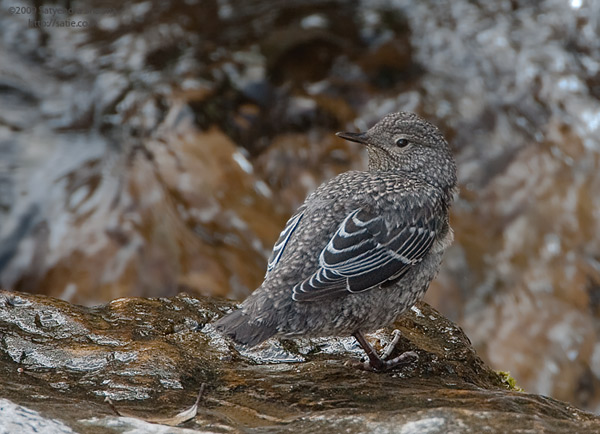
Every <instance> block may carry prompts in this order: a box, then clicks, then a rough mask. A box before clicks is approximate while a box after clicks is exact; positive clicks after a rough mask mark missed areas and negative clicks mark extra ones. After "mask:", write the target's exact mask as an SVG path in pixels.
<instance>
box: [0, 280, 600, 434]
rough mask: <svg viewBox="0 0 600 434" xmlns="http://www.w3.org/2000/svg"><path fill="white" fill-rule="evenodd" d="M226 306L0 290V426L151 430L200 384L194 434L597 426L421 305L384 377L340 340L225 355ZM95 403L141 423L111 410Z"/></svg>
mask: <svg viewBox="0 0 600 434" xmlns="http://www.w3.org/2000/svg"><path fill="white" fill-rule="evenodd" d="M228 309H231V304H229V303H226V302H219V301H216V300H214V299H209V298H196V297H191V296H188V295H185V294H180V295H178V296H176V297H174V298H161V299H142V298H122V299H118V300H114V301H112V302H111V303H108V304H106V305H103V306H97V307H94V308H85V307H81V306H75V305H72V304H69V303H67V302H64V301H60V300H57V299H54V298H49V297H43V296H36V295H28V294H22V293H12V292H6V291H3V292H0V336H1V341H0V343H1V345H0V371H1V372H2V375H1V376H0V385H1V390H2V391H3V392H2V394H1V397H0V401H1V402H2V406H0V415H2V420H3V421H10V423H11V424H12V425H10V426H11V427H19V426H31V425H34V424H35V423H40V424H43V425H44V426H52V427H55V428H56V429H57V430H58V428H57V427H60V428H61V429H62V430H63V431H58V432H70V431H68V430H69V429H73V430H77V431H80V432H98V433H101V432H114V431H113V429H114V428H115V427H120V428H118V430H124V431H125V430H127V428H131V427H133V426H138V427H139V429H142V430H151V429H152V428H151V426H150V425H148V423H147V422H144V419H157V418H159V417H161V416H163V415H164V417H167V416H169V415H173V414H174V413H176V412H177V411H178V410H181V409H182V408H184V407H188V406H189V405H190V403H191V402H193V401H194V396H195V394H196V392H197V390H198V389H199V388H200V385H201V384H202V383H204V384H205V395H204V398H203V400H202V401H201V405H200V409H199V411H198V414H197V415H196V417H195V418H192V420H190V421H189V422H187V423H186V425H185V427H186V428H192V429H197V430H201V431H203V432H227V431H231V430H233V431H246V430H252V429H260V431H262V432H275V431H277V432H288V431H289V432H292V431H294V432H301V433H305V432H306V433H309V432H315V430H319V429H322V430H326V431H327V432H348V431H351V432H371V431H377V430H382V431H385V432H387V431H401V432H416V431H418V430H420V429H424V427H429V428H428V429H435V430H436V431H435V432H448V431H452V430H455V429H460V432H466V433H477V432H483V431H485V432H498V433H501V432H512V431H514V432H524V430H525V431H527V430H534V431H540V430H542V431H543V430H549V431H552V432H581V433H585V432H595V431H596V432H597V430H598V429H600V419H598V418H597V417H595V416H593V415H591V414H589V413H585V412H582V411H580V410H577V409H575V408H573V407H571V406H569V405H568V404H565V403H562V402H559V401H556V400H553V399H550V398H546V397H543V396H536V395H531V394H527V393H523V392H518V391H516V390H514V389H512V388H511V386H510V385H509V384H508V383H507V382H506V377H504V376H501V375H499V374H497V373H496V372H494V371H493V370H491V369H490V368H489V367H487V366H486V365H485V363H483V362H482V360H481V359H480V358H479V357H478V356H477V354H476V353H475V351H474V350H473V348H472V347H471V346H470V343H469V340H468V338H467V337H466V336H465V335H464V333H463V332H462V331H461V330H460V329H459V328H458V327H456V326H455V325H454V324H452V323H451V322H449V321H448V320H446V319H445V318H444V317H442V316H441V315H440V314H439V313H437V312H436V311H435V310H433V309H432V308H430V307H429V306H428V305H426V304H424V303H420V304H418V305H417V306H416V307H415V308H413V309H412V310H411V311H410V312H409V313H408V314H407V315H406V316H405V317H404V318H402V319H401V320H400V321H398V322H397V323H396V327H397V328H398V329H399V330H400V331H401V332H402V336H403V338H402V340H401V341H400V343H399V344H398V346H397V348H396V350H395V351H396V352H400V351H409V350H410V351H415V352H417V354H418V355H419V359H418V361H417V362H415V363H413V364H411V365H410V366H405V367H402V368H400V369H396V370H393V371H391V372H387V373H383V374H377V373H373V372H365V371H360V370H357V369H355V368H351V367H349V366H346V365H345V362H346V361H348V360H350V359H356V358H358V357H360V356H361V350H360V349H359V348H358V346H357V345H356V344H355V343H354V342H353V340H352V339H351V338H341V339H315V340H294V341H290V340H287V341H277V340H269V341H267V342H265V343H264V344H262V345H261V346H259V347H258V348H256V349H254V350H252V351H248V350H244V349H241V348H234V347H233V346H232V345H231V343H230V342H228V341H226V340H224V339H223V338H222V337H220V336H219V335H217V334H216V333H215V332H214V331H213V330H212V328H211V326H210V324H209V323H210V322H211V321H212V320H214V319H215V318H217V317H219V316H220V315H222V313H223V312H224V311H226V310H228ZM390 338H391V330H382V331H381V332H378V333H376V334H373V335H371V336H370V339H371V340H373V341H374V342H376V344H377V345H378V346H379V345H382V344H383V343H385V342H387V341H389V340H390ZM104 397H109V398H110V399H111V400H112V401H113V402H114V403H115V405H116V407H117V408H118V409H119V411H120V412H122V413H127V414H128V415H135V416H136V417H138V418H141V419H142V420H139V419H131V418H117V417H116V416H114V415H111V411H110V409H109V407H108V405H107V404H105V403H104V402H103V398H104ZM32 410H36V411H38V412H39V413H36V411H32ZM42 415H43V416H42ZM3 423H4V422H3ZM6 423H9V422H6ZM69 427H70V428H69ZM173 429H174V430H176V428H173ZM415 430H416V431H415ZM174 432H177V431H174Z"/></svg>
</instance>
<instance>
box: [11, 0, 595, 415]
mask: <svg viewBox="0 0 600 434" xmlns="http://www.w3.org/2000/svg"><path fill="white" fill-rule="evenodd" d="M70 3H71V4H72V6H73V7H74V8H77V7H79V6H81V4H80V3H79V2H77V1H73V2H70ZM0 4H1V7H2V10H3V11H7V10H8V8H9V7H14V6H16V5H17V3H15V2H13V1H10V2H8V1H4V2H1V3H0ZM36 5H38V6H39V2H36ZM599 5H600V3H598V2H597V1H587V0H582V1H564V0H545V1H539V2H533V3H532V2H525V1H513V0H510V1H509V0H503V1H496V2H471V1H468V0H457V1H453V2H450V3H443V2H442V3H440V2H435V1H422V2H414V1H408V0H378V1H361V2H344V1H335V0H310V1H286V2H281V1H278V2H273V1H268V0H252V1H237V0H233V1H215V0H203V1H201V2H199V3H194V2H193V1H172V2H160V1H134V2H127V3H123V2H121V3H118V2H110V1H109V2H106V1H103V2H96V1H91V2H85V7H86V8H90V9H93V8H95V7H97V8H109V10H107V9H103V12H102V11H101V13H88V14H83V13H80V14H76V15H75V16H74V17H73V18H74V19H78V20H86V21H87V23H88V26H87V27H85V28H64V27H63V28H60V27H56V26H54V27H53V26H50V27H48V26H46V27H37V28H35V27H32V26H31V25H30V23H29V21H28V20H29V19H31V18H33V17H31V16H28V15H16V14H10V13H3V14H0V285H2V287H4V288H11V289H15V290H20V291H25V292H31V293H43V294H47V295H51V296H55V297H60V298H62V299H65V300H69V301H71V302H74V303H78V304H84V305H93V304H97V303H104V302H108V301H109V300H112V299H115V298H117V297H132V296H142V297H159V296H174V295H175V294H177V293H178V292H180V291H187V292H190V293H194V294H203V295H224V296H227V297H230V298H235V299H240V300H241V299H243V298H244V297H245V296H246V295H247V294H249V293H250V292H251V291H252V290H253V289H254V288H255V287H256V285H258V284H259V283H260V281H261V279H262V276H263V273H264V269H265V264H266V258H267V256H268V254H269V250H270V248H271V246H272V243H273V242H274V240H275V239H276V237H277V234H278V232H279V230H280V229H281V228H282V226H283V224H284V222H285V220H286V219H287V217H288V216H289V215H290V214H291V213H292V212H293V211H294V210H295V208H296V207H297V206H298V205H299V203H300V202H301V201H302V200H303V198H304V197H305V195H306V194H307V193H308V192H309V191H311V190H312V189H314V188H315V187H316V186H317V185H318V184H319V183H321V182H322V181H323V180H325V179H327V178H330V177H332V176H334V175H335V174H337V173H339V172H341V171H344V170H347V169H362V168H364V167H365V160H364V159H365V155H364V153H363V151H362V150H361V149H359V147H358V146H354V145H353V144H349V143H345V142H343V141H341V140H339V139H336V138H335V137H334V136H333V133H334V132H335V131H338V130H342V129H352V130H355V129H364V128H366V127H367V126H369V125H370V124H371V123H372V122H373V121H375V120H377V119H379V118H380V117H381V116H382V115H384V114H387V113H388V112H391V111H395V110H412V111H416V112H418V113H420V114H421V115H423V116H425V117H427V118H428V119H430V120H431V121H432V122H434V123H436V124H437V125H439V126H440V127H441V129H442V130H443V131H444V133H445V134H446V136H447V137H448V139H449V141H450V143H451V145H452V146H453V150H454V152H455V155H456V157H457V160H458V163H459V169H460V172H459V181H460V184H461V196H460V199H459V201H458V202H457V203H456V205H455V206H454V208H453V215H452V224H453V227H454V228H455V234H456V241H455V244H454V246H453V247H452V249H451V250H450V251H449V252H448V254H447V255H446V258H445V265H444V269H443V270H442V272H441V273H440V276H439V278H438V280H437V281H436V282H435V283H434V285H433V286H432V288H431V289H430V290H429V292H428V295H427V300H428V301H429V302H430V303H431V304H432V305H434V306H435V307H437V308H438V309H440V310H441V311H442V312H443V313H444V314H445V315H446V316H448V317H449V318H451V319H452V320H454V321H456V322H457V323H459V324H460V325H461V326H462V327H463V328H464V329H465V331H466V332H467V335H468V336H469V337H470V338H471V339H472V340H473V344H474V346H475V348H477V350H478V352H479V354H480V355H481V357H482V358H483V359H484V360H485V361H486V362H487V363H489V364H490V365H491V366H493V367H494V368H496V369H506V370H510V371H511V372H512V373H513V375H514V376H515V378H517V380H518V382H519V384H520V385H522V386H523V387H524V388H525V389H526V390H527V391H530V392H535V393H542V394H545V395H551V396H553V397H555V398H559V399H564V400H568V401H569V402H572V403H574V404H575V405H577V406H579V407H581V408H586V409H589V410H591V411H594V412H596V413H598V412H600V339H599V333H600V319H599V317H600V307H599V306H600V289H599V288H600V241H599V238H598V235H597V234H598V233H600V195H598V194H597V192H598V191H600V170H599V169H598V168H599V167H600V156H599V155H600V142H599V140H598V137H599V134H598V133H599V131H600V121H599V119H600V78H599V77H600V63H599V61H598V59H600V38H599V37H598V35H599V34H600V27H599V26H600V24H599V23H600V22H599V20H598V17H599V16H600V6H599ZM38 18H43V19H47V20H48V19H52V18H58V19H62V18H65V17H61V16H59V17H52V16H49V15H46V16H42V17H38Z"/></svg>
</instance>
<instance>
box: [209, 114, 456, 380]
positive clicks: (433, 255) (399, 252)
mask: <svg viewBox="0 0 600 434" xmlns="http://www.w3.org/2000/svg"><path fill="white" fill-rule="evenodd" d="M337 135H338V136H339V137H342V138H344V139H346V140H350V141H353V142H358V143H362V144H363V145H365V146H366V148H367V151H368V154H369V167H368V170H367V171H349V172H345V173H342V174H340V175H338V176H336V177H335V178H333V179H331V180H329V181H327V182H325V183H324V184H322V185H321V186H320V187H319V188H317V189H316V190H315V191H314V192H313V193H312V194H310V195H309V196H308V197H307V198H306V201H305V202H304V204H302V206H300V208H299V209H298V210H297V211H296V213H295V214H294V215H293V216H292V217H291V218H290V219H289V221H288V222H287V224H286V226H285V228H284V229H283V231H282V232H281V235H280V236H279V239H278V240H277V242H276V243H275V246H274V248H273V253H272V254H271V257H270V258H269V264H268V269H267V273H266V275H265V279H264V282H263V283H262V285H261V286H260V287H259V288H258V289H256V290H255V291H254V292H253V293H252V294H251V295H250V296H249V297H248V298H247V299H246V300H245V301H244V302H243V303H242V304H241V307H240V309H238V310H235V311H233V312H231V313H229V314H227V315H225V316H224V317H222V318H220V319H219V320H218V321H216V323H215V327H216V329H217V330H219V331H221V332H222V333H224V334H225V335H227V336H229V337H231V338H232V339H233V340H234V341H235V342H237V343H240V344H244V345H247V346H254V345H257V344H259V343H261V342H263V341H265V340H266V339H268V338H270V337H271V336H280V337H318V336H348V335H352V336H354V337H355V338H356V340H357V341H358V343H359V344H360V346H361V347H362V348H363V349H364V351H365V352H366V354H367V356H368V362H365V364H364V366H363V367H364V368H365V369H372V370H376V371H383V370H386V369H390V368H392V367H394V366H396V365H398V364H402V363H407V361H409V360H412V359H413V358H414V357H415V356H416V354H414V353H410V354H409V353H404V354H402V355H400V356H398V357H396V358H394V359H391V360H389V355H390V354H391V351H390V350H391V349H393V346H395V343H396V341H397V339H396V340H395V341H394V342H392V344H391V345H390V346H389V347H388V349H387V351H386V354H385V355H384V356H383V357H380V356H379V355H378V354H377V353H376V351H375V350H374V349H373V348H372V347H371V345H370V344H369V343H368V341H367V340H366V339H365V337H364V335H363V333H365V332H371V331H374V330H377V329H380V328H382V327H385V326H387V325H389V324H391V323H392V322H393V321H394V320H395V319H396V318H397V317H398V316H399V315H400V314H402V313H403V312H404V311H406V310H407V309H409V308H410V307H411V306H413V305H414V303H415V302H416V301H417V300H419V299H420V298H422V297H423V295H424V294H425V291H426V290H427V288H428V286H429V284H430V283H431V281H432V280H433V278H434V277H435V275H436V274H437V272H438V270H439V267H440V264H441V261H442V255H443V253H444V250H445V249H446V248H447V247H448V246H449V245H450V244H451V242H452V239H453V235H452V229H451V228H450V226H449V223H448V209H449V207H450V203H451V202H452V200H453V197H454V194H455V192H456V164H455V162H454V159H453V157H452V153H451V152H450V149H449V147H448V143H447V142H446V140H445V139H444V137H443V135H442V134H441V133H440V131H439V130H438V129H437V128H436V127H435V126H434V125H432V124H431V123H429V122H427V121H426V120H424V119H422V118H420V117H419V116H417V115H416V114H414V113H408V112H399V113H392V114H389V115H387V116H385V117H384V118H383V119H381V120H380V121H379V122H378V123H377V124H375V125H374V126H373V127H372V128H370V129H369V130H368V131H366V132H364V133H349V132H341V133H337ZM398 337H399V335H396V338H398Z"/></svg>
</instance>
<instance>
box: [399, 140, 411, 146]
mask: <svg viewBox="0 0 600 434" xmlns="http://www.w3.org/2000/svg"><path fill="white" fill-rule="evenodd" d="M409 143H410V142H409V141H408V140H406V139H397V140H396V146H398V147H399V148H404V147H405V146H408V144H409Z"/></svg>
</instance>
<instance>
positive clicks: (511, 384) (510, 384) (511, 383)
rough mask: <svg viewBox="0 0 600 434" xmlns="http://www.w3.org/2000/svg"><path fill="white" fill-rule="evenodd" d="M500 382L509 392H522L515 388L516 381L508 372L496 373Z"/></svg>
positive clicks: (519, 388)
mask: <svg viewBox="0 0 600 434" xmlns="http://www.w3.org/2000/svg"><path fill="white" fill-rule="evenodd" d="M496 373H497V374H498V375H499V376H500V379H501V380H502V384H504V386H506V388H507V389H509V390H516V391H517V392H524V390H523V389H522V388H521V387H519V386H517V380H515V379H514V378H513V377H512V376H511V375H510V372H508V371H496Z"/></svg>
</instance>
